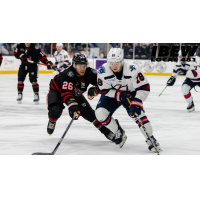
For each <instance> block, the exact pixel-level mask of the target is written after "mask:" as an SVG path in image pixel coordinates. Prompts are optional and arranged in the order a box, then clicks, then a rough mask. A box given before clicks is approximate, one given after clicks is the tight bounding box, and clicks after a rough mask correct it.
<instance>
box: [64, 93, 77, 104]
mask: <svg viewBox="0 0 200 200" xmlns="http://www.w3.org/2000/svg"><path fill="white" fill-rule="evenodd" d="M70 96H71V97H72V98H74V97H73V96H72V95H67V96H66V97H65V98H64V99H63V102H64V103H65V99H66V98H67V97H70Z"/></svg>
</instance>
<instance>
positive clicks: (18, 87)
mask: <svg viewBox="0 0 200 200" xmlns="http://www.w3.org/2000/svg"><path fill="white" fill-rule="evenodd" d="M17 89H18V94H22V92H23V90H24V83H23V82H20V81H19V82H18V84H17Z"/></svg>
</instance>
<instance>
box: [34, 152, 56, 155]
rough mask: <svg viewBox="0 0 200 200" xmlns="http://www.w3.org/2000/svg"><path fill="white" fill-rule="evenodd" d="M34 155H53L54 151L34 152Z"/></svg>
mask: <svg viewBox="0 0 200 200" xmlns="http://www.w3.org/2000/svg"><path fill="white" fill-rule="evenodd" d="M32 155H53V153H39V152H38V153H33V154H32Z"/></svg>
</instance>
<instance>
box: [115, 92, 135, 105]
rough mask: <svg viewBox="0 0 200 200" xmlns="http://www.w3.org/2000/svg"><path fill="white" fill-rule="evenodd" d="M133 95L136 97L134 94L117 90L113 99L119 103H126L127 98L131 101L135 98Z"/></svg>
mask: <svg viewBox="0 0 200 200" xmlns="http://www.w3.org/2000/svg"><path fill="white" fill-rule="evenodd" d="M135 95H136V92H129V91H121V90H117V91H116V94H115V98H116V99H117V101H119V102H124V103H127V98H128V99H130V100H131V99H132V98H134V97H135Z"/></svg>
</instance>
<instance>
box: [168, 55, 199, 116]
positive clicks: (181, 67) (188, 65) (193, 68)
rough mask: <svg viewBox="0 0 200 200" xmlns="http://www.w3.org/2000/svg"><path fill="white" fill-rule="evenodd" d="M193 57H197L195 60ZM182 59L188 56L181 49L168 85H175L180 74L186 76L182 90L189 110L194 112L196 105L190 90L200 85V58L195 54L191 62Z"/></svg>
mask: <svg viewBox="0 0 200 200" xmlns="http://www.w3.org/2000/svg"><path fill="white" fill-rule="evenodd" d="M193 58H194V59H195V61H194V62H193ZM182 59H185V60H186V59H187V58H186V56H185V57H184V56H182V52H181V51H179V58H178V62H177V63H176V65H175V66H174V69H173V73H172V76H171V77H170V79H169V80H168V81H167V85H168V86H173V85H174V83H175V81H176V78H177V77H178V75H185V76H186V79H185V81H184V82H183V85H182V87H181V91H182V93H183V96H184V98H185V100H186V102H187V103H188V106H187V110H188V112H193V111H195V105H194V101H193V97H192V95H191V92H190V90H191V89H192V88H194V87H195V86H198V87H200V58H199V57H198V56H196V54H195V55H194V57H191V62H186V61H182Z"/></svg>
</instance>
